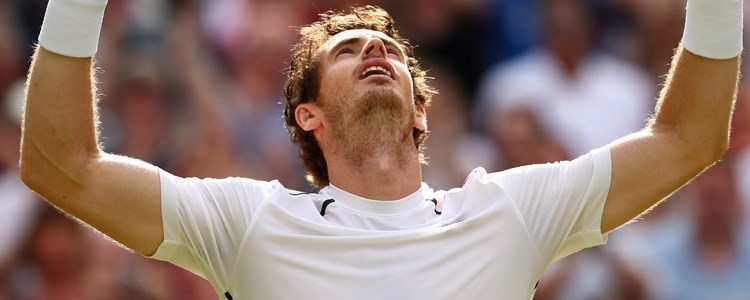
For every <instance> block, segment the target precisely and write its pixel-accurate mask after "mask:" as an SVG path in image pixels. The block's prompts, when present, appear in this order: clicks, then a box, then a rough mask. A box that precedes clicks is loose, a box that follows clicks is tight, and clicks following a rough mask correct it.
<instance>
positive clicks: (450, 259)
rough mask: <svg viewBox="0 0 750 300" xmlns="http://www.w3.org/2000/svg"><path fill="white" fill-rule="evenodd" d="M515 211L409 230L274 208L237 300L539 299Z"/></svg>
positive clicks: (252, 245) (241, 263)
mask: <svg viewBox="0 0 750 300" xmlns="http://www.w3.org/2000/svg"><path fill="white" fill-rule="evenodd" d="M515 216H516V215H515V214H514V213H513V212H512V211H508V210H504V209H500V208H498V209H493V210H490V211H485V212H484V213H481V214H477V215H469V216H466V215H464V216H459V218H453V219H446V220H442V222H435V223H433V224H429V225H426V226H423V227H420V228H413V229H409V230H389V231H379V230H363V229H352V228H347V227H345V226H340V225H334V224H327V223H319V222H310V221H309V220H305V219H303V218H297V217H295V216H293V215H289V214H288V212H286V211H284V210H282V209H275V208H273V207H271V208H269V209H267V210H266V211H264V213H263V214H260V215H258V216H257V220H255V221H256V222H255V225H254V226H253V228H252V229H251V231H250V232H249V233H248V234H247V236H246V237H245V241H244V242H243V244H242V246H241V249H240V253H239V256H238V261H237V263H236V264H235V267H236V269H235V271H234V272H233V277H232V278H231V280H230V281H231V284H230V292H231V294H232V295H233V296H234V298H235V299H529V298H530V297H531V295H532V293H533V288H534V285H535V283H536V280H537V278H536V276H537V274H538V271H539V268H540V266H539V261H538V258H537V255H536V249H535V248H534V245H533V244H532V242H531V239H530V238H529V237H528V235H527V234H526V231H525V228H524V227H523V223H522V222H520V221H519V220H518V219H517V218H516V217H515Z"/></svg>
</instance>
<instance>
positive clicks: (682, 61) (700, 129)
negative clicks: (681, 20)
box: [602, 0, 742, 232]
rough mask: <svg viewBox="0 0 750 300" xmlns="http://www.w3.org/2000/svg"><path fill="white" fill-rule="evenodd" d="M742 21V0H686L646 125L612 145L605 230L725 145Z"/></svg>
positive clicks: (656, 198) (708, 161)
mask: <svg viewBox="0 0 750 300" xmlns="http://www.w3.org/2000/svg"><path fill="white" fill-rule="evenodd" d="M741 24H742V0H689V3H688V18H687V20H686V30H685V36H684V38H683V43H682V45H684V47H685V48H683V46H682V45H681V46H680V47H679V48H678V49H677V51H676V54H675V57H674V60H673V61H672V68H671V70H670V72H669V75H668V77H667V80H666V84H665V86H664V88H663V90H662V93H661V95H660V98H659V101H658V102H657V106H656V114H655V115H654V117H653V118H652V120H651V122H650V123H649V124H648V126H647V127H646V128H645V129H643V130H642V131H640V132H637V133H635V134H632V135H630V136H627V137H625V138H623V139H620V140H618V141H616V142H614V143H613V144H612V145H611V146H612V147H611V152H612V182H611V186H610V191H609V195H608V198H607V202H606V205H605V208H604V215H603V217H602V231H603V232H608V231H611V230H613V229H615V228H617V227H619V226H621V225H622V224H625V223H626V222H628V221H630V220H631V219H633V218H635V217H637V216H638V215H639V214H641V213H642V212H644V211H646V210H647V209H648V208H650V207H651V206H653V205H654V204H656V203H657V202H658V201H660V200H661V199H664V198H666V197H667V196H669V195H670V194H671V193H673V192H674V191H676V190H677V189H679V188H680V187H681V186H682V185H684V184H685V183H687V182H688V181H689V180H690V179H692V178H693V177H695V176H696V175H698V174H699V173H700V172H702V171H703V170H704V169H705V168H707V167H709V166H711V165H712V164H713V163H714V162H716V161H717V160H719V159H721V157H722V156H723V155H724V153H725V152H726V150H727V146H728V140H729V139H728V135H729V122H730V119H731V115H732V110H733V107H734V100H735V98H736V93H737V86H738V78H739V57H738V55H739V52H740V51H741V31H742V26H741ZM696 53H697V54H696Z"/></svg>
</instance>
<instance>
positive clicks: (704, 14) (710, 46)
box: [682, 0, 743, 59]
mask: <svg viewBox="0 0 750 300" xmlns="http://www.w3.org/2000/svg"><path fill="white" fill-rule="evenodd" d="M742 2H743V0H688V4H687V13H686V16H685V31H684V33H683V36H682V45H683V47H684V48H685V49H687V50H688V51H690V52H692V53H694V54H697V55H700V56H703V57H708V58H714V59H727V58H732V57H735V56H738V55H739V54H740V53H741V52H742Z"/></svg>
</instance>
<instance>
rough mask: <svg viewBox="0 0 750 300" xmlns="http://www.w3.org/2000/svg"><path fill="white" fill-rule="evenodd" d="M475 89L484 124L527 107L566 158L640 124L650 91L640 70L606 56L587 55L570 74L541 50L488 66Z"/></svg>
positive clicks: (648, 107) (650, 102)
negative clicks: (564, 150) (562, 149)
mask: <svg viewBox="0 0 750 300" xmlns="http://www.w3.org/2000/svg"><path fill="white" fill-rule="evenodd" d="M480 90H481V92H480V103H479V107H478V111H477V115H478V119H480V120H482V121H483V122H484V123H485V124H482V125H483V126H489V125H491V122H490V120H491V118H503V113H504V112H507V111H511V110H513V109H519V108H520V109H530V110H531V111H533V112H534V113H535V114H536V116H537V117H538V118H539V120H540V122H541V123H542V125H543V126H544V128H545V129H546V130H548V131H549V132H550V134H551V135H552V136H553V137H554V138H555V140H556V141H558V142H559V143H561V144H562V145H563V146H564V147H565V149H566V150H567V151H568V153H569V154H570V155H571V157H577V156H579V155H582V154H584V153H586V152H588V151H589V150H591V149H596V148H598V147H602V146H604V145H606V144H608V143H610V142H611V141H613V140H615V139H617V138H619V137H622V136H625V135H627V134H629V133H632V132H634V131H637V130H639V129H641V128H643V126H645V124H646V118H647V117H648V115H649V113H648V112H649V111H650V110H651V108H652V107H653V99H654V94H655V93H654V89H653V85H652V84H651V82H650V81H649V79H648V77H647V76H646V75H645V74H644V73H643V72H641V71H640V70H638V69H637V68H635V67H634V66H632V65H630V64H627V63H625V62H623V61H620V60H617V59H615V58H613V57H612V56H610V55H606V54H602V53H599V54H593V55H590V56H588V57H586V58H585V59H584V60H583V61H582V62H581V65H580V66H579V67H578V70H577V72H576V74H575V75H572V76H571V75H568V74H566V73H565V71H564V70H563V69H562V67H561V66H560V65H559V63H558V62H557V60H555V59H554V58H553V57H552V55H551V54H550V53H549V52H547V51H545V50H541V49H538V50H535V51H532V52H530V53H528V54H526V55H524V56H522V57H520V58H518V59H516V60H513V61H511V62H509V63H507V64H503V65H500V66H498V67H495V68H494V69H492V70H491V71H490V72H489V73H488V75H487V76H486V79H484V80H483V84H482V87H481V89H480Z"/></svg>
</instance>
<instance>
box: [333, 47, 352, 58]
mask: <svg viewBox="0 0 750 300" xmlns="http://www.w3.org/2000/svg"><path fill="white" fill-rule="evenodd" d="M353 53H354V50H352V49H350V48H341V49H339V52H337V53H336V57H338V56H339V55H342V54H353Z"/></svg>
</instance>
